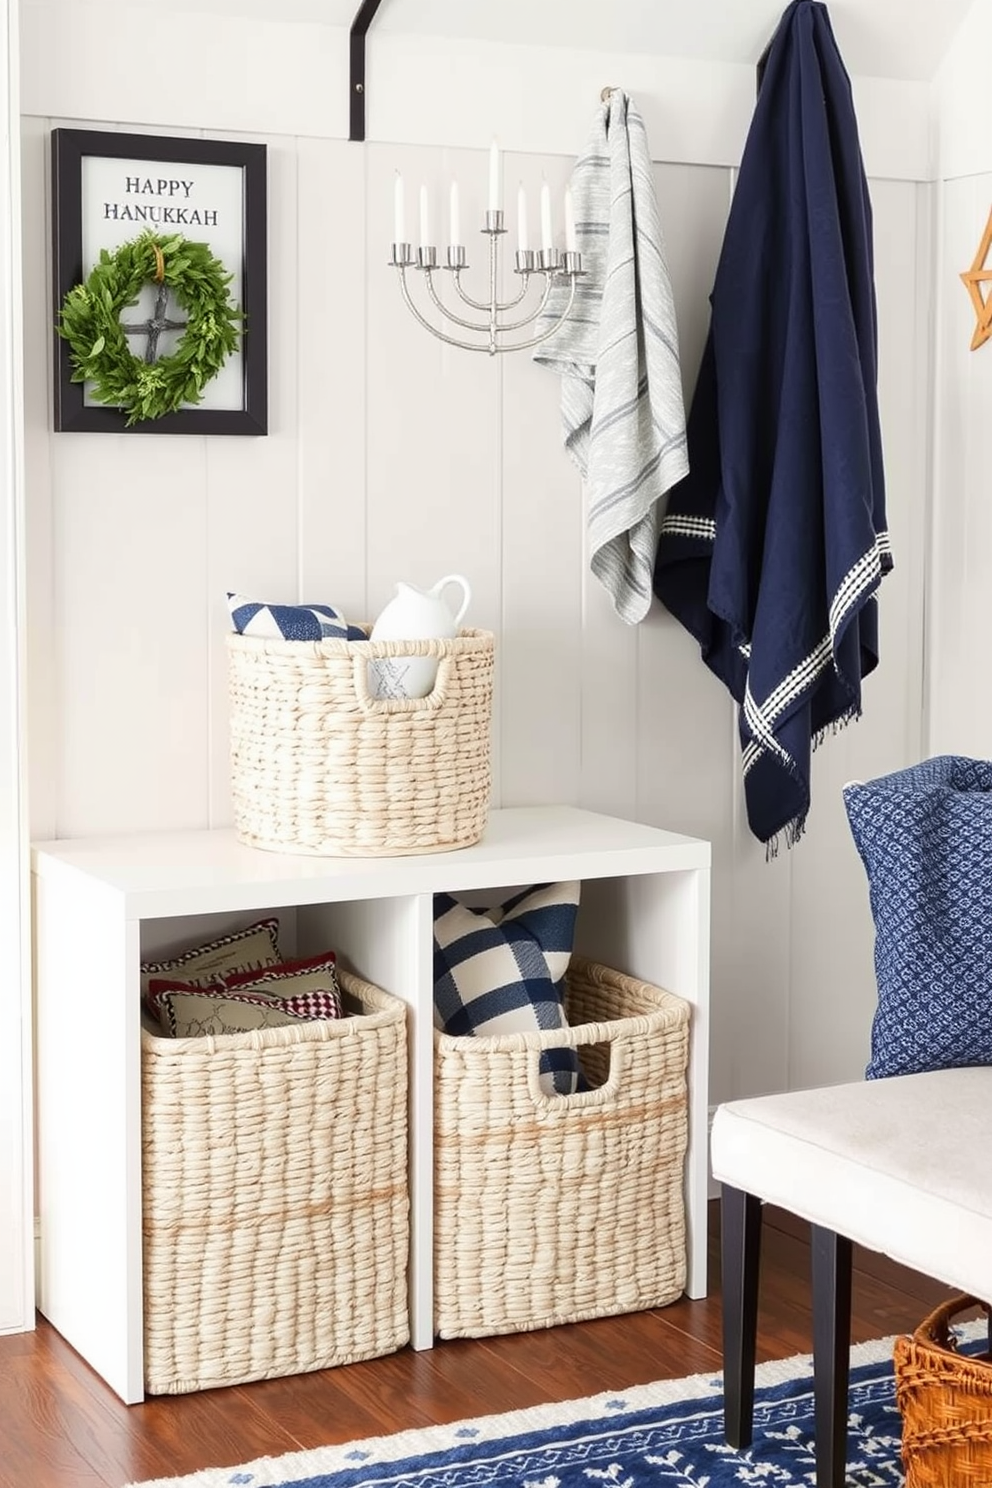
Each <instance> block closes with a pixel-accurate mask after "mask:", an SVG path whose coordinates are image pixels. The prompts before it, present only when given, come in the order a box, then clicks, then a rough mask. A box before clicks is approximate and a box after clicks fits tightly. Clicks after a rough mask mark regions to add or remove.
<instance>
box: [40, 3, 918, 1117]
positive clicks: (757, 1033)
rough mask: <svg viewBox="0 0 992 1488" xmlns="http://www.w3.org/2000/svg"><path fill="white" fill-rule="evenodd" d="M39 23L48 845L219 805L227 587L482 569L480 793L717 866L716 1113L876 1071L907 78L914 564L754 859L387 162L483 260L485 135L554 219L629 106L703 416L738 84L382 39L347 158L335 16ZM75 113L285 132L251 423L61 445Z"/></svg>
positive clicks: (207, 814) (716, 753) (686, 696)
mask: <svg viewBox="0 0 992 1488" xmlns="http://www.w3.org/2000/svg"><path fill="white" fill-rule="evenodd" d="M23 6H24V9H23V16H22V26H23V32H24V37H23V46H22V58H23V70H22V89H23V101H22V108H23V119H22V130H23V137H24V138H23V193H24V198H23V201H24V206H23V217H24V263H25V270H24V273H25V325H26V348H25V372H24V376H25V399H26V468H27V492H28V523H29V526H28V590H27V605H28V645H29V658H28V659H29V668H28V674H29V679H30V695H29V709H30V713H29V724H30V737H31V751H30V767H31V781H30V786H31V833H32V836H33V837H35V838H39V839H51V838H54V837H66V836H83V835H92V834H105V833H119V832H130V831H154V830H158V829H184V828H190V829H195V828H200V827H207V826H218V825H224V824H226V823H227V822H228V821H229V820H230V802H229V793H228V780H227V757H226V755H227V701H226V678H225V671H224V645H223V636H224V632H225V629H226V628H227V616H226V608H225V603H224V592H225V590H226V589H229V588H230V589H237V590H239V591H241V592H243V593H246V594H249V595H253V596H256V597H259V598H264V599H273V600H283V601H295V600H306V601H311V602H312V601H332V602H334V603H337V604H339V605H340V606H341V607H342V609H343V610H344V611H345V613H346V614H347V615H349V616H352V617H354V618H356V619H366V618H369V617H373V616H374V615H375V614H376V612H377V610H378V609H379V608H380V607H381V606H382V605H383V604H384V603H385V601H386V600H387V599H388V598H389V597H390V595H391V593H392V588H393V584H394V582H395V581H396V580H397V579H399V578H407V579H409V580H411V581H413V582H415V583H429V582H432V581H433V580H434V579H435V578H437V577H439V576H440V575H441V574H444V573H447V572H451V571H460V572H464V573H466V574H467V575H468V576H469V577H470V579H471V582H472V585H473V589H474V602H473V605H472V610H471V615H470V619H471V621H472V623H474V624H476V625H480V626H485V627H489V628H492V629H493V630H494V631H495V633H496V637H497V657H498V663H497V690H496V710H495V719H494V746H495V761H494V762H495V800H494V804H497V805H503V806H513V805H532V804H540V803H552V802H560V803H566V804H575V805H581V806H585V807H589V808H592V809H596V810H602V811H606V812H610V813H613V814H616V815H619V816H624V817H629V818H632V819H636V820H641V821H644V822H647V823H649V824H653V825H657V826H664V827H667V828H670V829H672V830H674V831H678V832H686V833H689V834H691V835H693V836H698V837H704V838H707V839H709V840H710V841H711V842H712V844H713V866H714V871H713V920H712V1009H713V1019H712V1054H711V1094H712V1098H713V1099H714V1100H720V1099H724V1098H727V1097H731V1096H734V1095H738V1094H748V1093H752V1092H756V1091H762V1090H772V1089H777V1088H784V1087H787V1086H790V1085H793V1086H796V1085H800V1084H803V1083H815V1082H818V1081H827V1080H833V1079H841V1078H849V1077H850V1078H853V1077H856V1076H857V1075H858V1074H859V1073H860V1071H861V1069H862V1067H863V1064H864V1060H865V1055H866V1049H867V1031H868V1026H869V1022H870V1016H871V1010H872V1005H873V999H874V979H873V974H872V966H871V922H870V916H869V912H868V905H867V895H866V891H865V885H864V881H863V875H862V871H861V868H860V865H859V863H858V860H857V856H856V854H855V852H854V849H853V846H852V845H851V843H850V840H849V835H848V833H847V829H846V825H845V822H844V817H843V810H842V803H841V797H840V787H841V785H842V783H843V782H844V781H845V780H846V779H849V778H851V777H852V776H859V775H868V774H874V773H881V772H883V771H885V770H888V769H892V768H896V767H898V766H900V765H902V764H905V763H908V762H909V761H911V760H913V759H916V758H918V757H919V755H920V753H921V752H922V733H921V728H922V725H921V717H922V688H923V676H922V652H923V620H924V616H923V567H924V546H925V543H924V538H925V532H926V511H927V502H926V491H927V459H928V436H927V428H928V416H927V408H928V397H929V386H928V367H929V337H930V324H929V306H930V298H929V291H930V282H931V281H930V273H931V266H930V236H931V193H930V188H929V187H928V186H927V185H926V184H923V183H925V180H926V177H927V173H928V150H929V137H928V127H927V96H928V95H927V89H926V87H925V85H923V84H918V83H900V82H897V81H893V80H886V79H862V80H856V88H857V98H858V106H859V113H861V114H862V115H863V125H862V128H863V143H864V148H865V156H866V161H867V165H868V170H869V175H870V177H871V181H872V193H873V200H874V208H875V220H876V253H877V280H878V295H879V305H880V321H881V395H882V414H883V422H884V431H885V436H886V445H887V452H888V484H889V519H890V528H891V532H892V542H893V547H894V550H895V556H896V571H895V573H894V574H893V576H892V577H891V578H890V579H888V580H887V581H886V584H885V586H884V587H883V593H882V603H881V614H882V647H883V660H882V665H881V668H880V670H879V672H878V673H877V674H876V676H875V677H873V678H871V679H869V681H868V682H867V684H866V687H865V717H864V719H863V720H862V722H861V723H860V724H858V725H857V726H855V727H851V728H849V729H847V730H846V731H845V732H844V733H843V734H841V735H838V736H837V737H835V738H831V739H830V740H829V741H828V742H827V744H826V745H825V746H824V748H823V749H821V750H820V751H819V752H818V753H817V755H816V757H815V783H814V806H813V812H812V815H811V818H810V824H809V829H808V832H807V835H806V838H805V839H804V840H803V842H802V843H801V845H800V846H799V848H798V849H797V850H796V851H794V852H782V853H781V854H780V855H779V856H778V858H777V859H775V860H774V861H771V862H766V861H765V853H764V849H763V848H762V847H761V846H760V845H759V844H758V843H756V842H755V841H754V840H753V839H752V838H751V837H750V835H749V833H748V831H747V828H746V824H745V821H744V815H743V804H742V800H741V789H740V775H739V762H738V753H739V751H738V746H737V742H736V725H735V719H734V711H733V708H732V705H731V703H730V701H729V699H728V697H727V696H726V694H725V693H724V691H723V689H722V688H721V686H720V685H719V684H718V683H717V682H716V681H715V679H713V678H712V677H711V676H710V675H709V673H708V672H707V671H706V670H705V668H704V667H703V665H702V663H701V662H700V660H699V657H698V653H697V651H696V648H695V646H694V643H693V642H691V640H690V639H689V637H688V636H687V635H686V634H685V633H684V632H682V631H681V629H680V628H679V627H678V626H677V625H676V623H675V622H674V621H673V620H672V619H671V617H670V616H668V615H667V614H666V613H665V612H664V611H662V610H660V609H659V608H658V607H657V606H655V608H654V609H653V610H652V613H651V615H650V617H649V618H648V620H647V621H646V622H644V623H643V624H642V625H641V626H639V627H637V628H635V629H629V628H627V627H626V626H624V625H623V623H622V622H620V621H619V620H618V619H616V617H615V616H614V615H613V612H612V610H611V608H610V606H609V604H608V602H607V600H606V599H605V597H604V595H603V593H602V592H601V591H600V589H599V587H598V585H597V584H596V583H595V581H593V580H592V579H591V577H590V576H589V574H588V572H587V566H586V561H585V552H584V535H583V521H582V496H581V488H580V483H579V480H578V477H577V475H576V472H575V471H574V469H573V467H572V466H571V464H570V462H569V460H568V458H567V457H566V455H565V454H564V452H563V450H562V448H561V446H560V441H559V416H558V384H557V382H556V379H555V378H554V377H553V376H552V375H551V374H550V373H549V372H547V371H546V370H545V369H540V368H537V367H535V366H534V365H533V364H532V363H531V361H530V359H529V357H527V356H524V355H518V356H506V357H499V358H494V359H490V358H488V357H484V356H473V355H471V354H469V353H465V352H461V351H456V350H451V349H449V348H446V347H444V346H442V344H441V343H440V342H438V341H436V340H435V339H434V338H432V337H430V336H428V335H427V333H426V332H425V331H423V330H422V329H421V328H419V327H418V326H417V325H415V323H414V321H413V319H412V318H411V316H410V315H409V313H408V312H407V311H406V309H405V308H404V307H403V305H402V303H401V300H400V295H399V289H398V286H397V284H396V283H395V281H394V277H393V274H392V271H391V270H389V269H388V267H387V265H386V257H387V253H388V245H389V242H390V239H391V232H392V218H391V210H392V208H391V202H392V180H393V175H394V172H395V171H396V170H397V169H399V170H401V171H402V172H403V175H404V178H405V180H406V182H407V183H408V193H407V197H408V211H409V210H412V207H413V206H414V205H415V199H416V198H415V191H416V188H417V187H418V186H419V184H420V182H421V181H422V180H423V181H424V182H426V183H427V184H428V186H429V188H430V189H431V192H432V195H433V200H434V215H435V219H437V220H440V221H442V222H443V221H444V220H445V214H444V212H443V205H444V203H445V201H446V195H447V187H448V182H449V180H450V179H451V177H452V176H453V175H454V176H457V178H458V180H459V182H460V185H461V190H462V220H463V223H464V224H466V230H465V233H464V235H465V237H466V238H467V239H468V242H469V247H470V251H471V250H472V249H474V247H475V244H474V241H473V239H474V234H473V233H472V232H471V231H470V230H469V229H470V228H471V227H472V225H473V224H475V223H476V222H481V212H482V208H483V205H484V192H485V187H486V161H485V155H486V147H487V146H488V142H489V139H490V137H491V135H492V134H493V132H495V133H497V134H498V136H499V137H500V140H501V143H502V145H503V147H504V150H505V155H504V180H505V182H506V184H507V188H508V191H507V198H508V204H511V203H512V202H513V201H514V200H515V194H516V185H517V182H518V181H522V182H523V183H524V184H525V185H526V187H527V189H528V191H529V193H530V199H531V202H532V203H533V206H532V217H536V203H537V192H538V188H539V185H540V182H541V180H542V178H546V179H547V180H548V181H549V183H550V184H551V187H552V191H553V193H554V194H555V198H556V201H557V202H560V200H561V190H562V188H563V187H564V184H565V182H566V180H567V179H568V175H569V172H570V169H571V164H572V161H573V160H574V157H575V154H576V153H577V151H578V149H579V148H580V146H581V144H582V142H583V140H584V138H585V135H586V133H587V131H588V128H589V125H590V122H591V119H592V114H593V111H594V109H595V108H596V106H597V103H598V95H599V89H600V87H601V86H603V85H604V84H616V85H621V86H624V87H626V88H627V89H628V90H629V91H630V92H631V93H632V94H633V96H634V97H635V98H636V99H637V101H638V103H639V104H640V105H641V107H642V109H643V111H644V114H645V117H646V120H647V124H648V132H649V138H650V140H651V143H652V147H653V154H654V157H655V159H656V161H657V162H658V163H657V165H656V172H655V175H656V185H657V190H658V196H659V202H660V207H661V215H662V221H663V224H664V228H665V233H666V238H667V247H668V254H669V261H670V267H671V272H672V278H673V283H674V288H675V294H676V303H677V310H678V318H679V331H680V340H681V347H682V359H683V373H684V381H685V385H686V393H687V397H688V395H689V393H690V392H691V388H692V385H693V382H694V379H695V374H696V368H697V365H698V361H699V357H700V354H701V350H702V345H703V340H704V338H705V333H706V327H707V318H708V299H707V297H708V294H709V290H710V288H711V286H712V280H713V273H714V268H715V264H716V260H717V255H718V253H719V248H720V244H721V241H722V234H723V228H724V223H725V220H726V213H727V209H728V204H729V200H730V193H731V190H732V184H733V182H732V166H733V164H734V162H735V161H736V160H738V159H739V156H740V149H741V146H742V143H743V138H744V133H745V131H746V127H747V122H748V119H749V117H750V109H751V106H752V103H753V87H754V76H753V70H752V69H750V68H741V67H739V66H734V65H731V64H724V63H720V64H718V63H713V64H707V63H704V62H698V61H697V62H693V63H686V62H680V61H676V60H674V59H671V58H650V57H645V56H634V55H620V54H614V55H610V56H605V57H604V56H601V55H597V54H596V53H595V52H591V51H585V52H579V51H570V50H568V49H564V48H563V49H561V50H560V51H554V52H551V51H550V50H549V49H542V48H538V47H535V48H528V47H527V46H525V45H521V46H515V47H511V46H496V45H486V44H484V43H470V42H461V43H455V42H451V41H438V42H436V43H434V42H431V41H428V40H426V39H424V38H422V37H421V38H417V39H416V40H415V41H412V42H410V43H409V44H408V45H403V46H400V43H399V42H398V40H397V38H395V37H394V36H391V35H384V36H383V37H382V38H380V39H378V40H376V39H375V38H373V39H372V40H371V41H370V72H369V81H370V89H369V124H370V130H369V132H370V138H371V140H372V142H371V143H369V144H367V145H365V146H359V145H353V144H349V143H348V141H347V139H346V138H345V137H344V136H345V135H346V132H347V124H346V98H347V81H346V77H347V64H346V56H347V37H346V34H345V33H343V32H340V31H339V30H337V29H335V28H330V27H320V26H313V25H301V24H298V23H297V24H289V23H286V24H281V23H280V22H278V21H274V20H267V21H260V20H250V19H248V20H240V21H238V22H237V23H236V25H232V22H231V19H230V17H227V18H224V17H218V16H216V15H206V16H204V17H203V18H202V24H200V23H199V22H198V31H197V37H198V45H197V48H196V49H194V51H193V53H192V55H187V51H186V49H184V53H183V59H184V60H183V67H182V68H178V67H166V66H164V65H163V66H162V67H161V68H159V69H155V68H152V67H150V66H139V67H135V68H117V69H115V70H114V71H113V72H108V69H107V67H106V65H105V53H104V52H103V51H102V43H98V41H97V40H96V38H98V37H99V35H100V29H101V27H102V28H106V27H110V28H116V30H115V35H116V36H117V37H118V46H117V48H116V50H117V51H118V53H119V55H135V56H137V55H143V54H144V55H147V50H146V46H145V44H146V42H147V31H146V25H145V23H146V21H147V11H145V9H144V7H142V6H130V7H129V6H126V5H124V4H117V5H113V4H103V3H99V0H87V3H86V4H85V5H79V4H73V3H70V0H52V3H50V0H23ZM160 9H161V8H160ZM156 15H157V16H158V19H157V21H156V25H158V24H161V17H160V15H159V12H156ZM132 44H133V45H132ZM98 47H99V48H100V51H99V56H98V55H97V51H96V50H94V49H95V48H98ZM221 59H222V60H221ZM59 125H64V126H70V127H73V126H74V127H93V128H107V129H126V130H133V131H137V132H141V133H153V132H162V133H178V134H207V135H211V134H213V135H216V136H217V137H228V138H243V139H255V140H262V141H264V143H266V144H267V146H268V157H269V225H268V268H269V347H270V350H269V365H268V379H269V398H270V433H269V435H268V437H267V438H264V439H250V438H230V437H228V438H219V437H215V438H210V439H205V438H199V437H167V436H156V435H147V436H146V435H141V436H134V435H119V436H118V435H113V436H106V435H95V434H54V433H52V432H51V391H50V381H51V360H52V350H51V337H50V330H49V327H50V325H51V320H52V305H51V298H50V243H49V237H50V209H49V203H48V193H49V169H48V150H49V135H50V131H51V129H52V128H53V127H56V126H59ZM510 225H511V228H512V225H513V224H512V220H511V224H510ZM479 241H480V242H481V239H480V240H479ZM473 257H474V258H476V259H477V260H478V259H479V254H478V252H475V253H473Z"/></svg>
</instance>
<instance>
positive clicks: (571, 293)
mask: <svg viewBox="0 0 992 1488" xmlns="http://www.w3.org/2000/svg"><path fill="white" fill-rule="evenodd" d="M568 277H569V279H570V280H571V281H572V282H571V284H570V286H569V290H568V303H567V305H566V306H565V308H564V309H563V310H562V312H561V314H560V315H559V316H558V319H557V320H556V321H555V323H554V325H552V326H549V327H548V329H547V330H546V331H542V332H541V334H540V335H539V336H532V337H531V338H530V340H529V341H514V343H513V345H512V346H501V347H499V350H500V351H526V350H527V348H528V347H529V346H540V344H541V342H542V341H547V339H548V337H549V336H553V335H554V333H555V331H557V330H558V329H559V327H560V326H561V325H562V324H563V322H564V321H565V320H567V318H568V314H569V311H570V310H571V308H572V301H573V300H574V299H575V281H576V277H577V276H576V275H575V274H569V276H568ZM538 314H540V311H538ZM526 324H527V321H525V320H522V321H518V322H517V325H518V326H521V325H526ZM513 329H514V327H513V326H500V330H501V331H502V330H507V331H510V330H513Z"/></svg>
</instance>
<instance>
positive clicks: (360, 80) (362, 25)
mask: <svg viewBox="0 0 992 1488" xmlns="http://www.w3.org/2000/svg"><path fill="white" fill-rule="evenodd" d="M381 3H382V0H362V3H361V5H360V6H359V7H358V10H357V11H356V12H355V19H354V20H353V21H352V23H351V33H350V38H349V52H350V68H351V77H350V89H349V98H350V103H349V124H348V138H349V139H350V140H364V138H365V38H366V36H367V35H368V30H369V27H370V26H371V24H372V21H373V19H374V17H375V13H376V11H377V10H378V9H379V6H380V5H381Z"/></svg>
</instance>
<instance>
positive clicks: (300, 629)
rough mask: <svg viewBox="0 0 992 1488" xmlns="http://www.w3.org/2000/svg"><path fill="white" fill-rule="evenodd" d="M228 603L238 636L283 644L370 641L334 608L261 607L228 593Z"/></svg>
mask: <svg viewBox="0 0 992 1488" xmlns="http://www.w3.org/2000/svg"><path fill="white" fill-rule="evenodd" d="M227 604H228V608H229V610H230V611H231V619H232V621H233V622H234V628H235V630H236V631H237V632H238V634H239V635H250V636H265V637H267V638H268V639H270V640H280V639H281V640H284V641H325V640H329V639H330V640H341V641H367V640H368V635H367V633H366V632H365V631H364V630H362V629H361V628H360V627H359V626H357V625H349V624H348V622H347V620H346V619H345V618H344V616H343V615H342V614H341V612H340V610H336V609H335V608H334V606H333V605H281V604H275V605H274V604H261V603H259V602H258V601H257V600H254V599H245V597H244V595H243V594H232V593H231V592H230V590H228V594H227Z"/></svg>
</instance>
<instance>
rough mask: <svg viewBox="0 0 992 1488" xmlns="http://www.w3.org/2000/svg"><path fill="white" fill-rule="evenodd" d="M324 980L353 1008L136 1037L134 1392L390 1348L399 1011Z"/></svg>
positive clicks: (400, 1320) (398, 1334)
mask: <svg viewBox="0 0 992 1488" xmlns="http://www.w3.org/2000/svg"><path fill="white" fill-rule="evenodd" d="M338 978H339V982H340V984H341V990H342V995H343V999H344V1002H345V1006H346V1008H347V1009H349V1010H350V1011H351V1012H352V1013H353V1014H354V1016H350V1017H346V1018H342V1019H340V1020H337V1021H328V1022H323V1021H322V1022H305V1023H301V1024H300V1025H299V1027H298V1028H296V1027H290V1028H274V1029H266V1030H259V1031H256V1032H252V1033H239V1034H230V1035H227V1036H225V1037H218V1038H211V1037H206V1038H187V1039H171V1038H156V1037H153V1036H152V1035H150V1034H148V1033H145V1032H143V1033H142V1160H143V1179H142V1186H143V1237H144V1328H145V1388H146V1390H148V1391H149V1392H150V1393H151V1394H182V1393H185V1392H187V1391H190V1390H206V1389H209V1388H211V1387H212V1386H214V1385H231V1384H236V1383H239V1382H241V1381H245V1380H256V1379H268V1378H271V1377H273V1376H276V1375H287V1374H299V1373H302V1372H304V1371H306V1370H310V1369H325V1368H328V1367H329V1366H331V1365H335V1364H347V1363H350V1362H352V1361H353V1360H356V1359H368V1358H373V1357H375V1356H377V1355H379V1354H386V1353H390V1352H391V1351H392V1350H394V1349H398V1348H401V1347H402V1346H403V1344H405V1343H406V1342H407V1341H408V1338H409V1323H408V1310H407V1280H406V1276H407V1249H408V1237H409V1212H408V1210H409V1205H408V1191H407V1055H406V1016H405V1012H406V1010H405V1006H404V1004H403V1003H402V1002H400V1001H399V1000H398V999H396V998H394V997H390V996H388V995H387V994H386V993H385V992H381V991H380V990H379V989H378V988H376V987H373V986H370V985H369V983H367V982H363V981H361V980H360V979H359V978H357V977H353V976H349V975H348V973H347V972H344V971H339V972H338Z"/></svg>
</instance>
